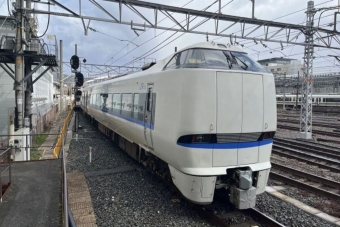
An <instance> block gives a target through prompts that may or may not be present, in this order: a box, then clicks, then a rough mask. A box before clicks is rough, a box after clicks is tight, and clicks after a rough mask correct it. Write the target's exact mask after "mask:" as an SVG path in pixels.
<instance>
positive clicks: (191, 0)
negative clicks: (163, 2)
mask: <svg viewBox="0 0 340 227" xmlns="http://www.w3.org/2000/svg"><path fill="white" fill-rule="evenodd" d="M193 1H194V0H190V1H189V2H187V3H185V4H184V5H183V6H182V7H181V8H183V7H185V6H187V5H188V4H189V3H191V2H193ZM173 14H174V13H171V14H170V15H173ZM165 19H168V17H164V18H163V19H161V20H160V21H159V22H158V23H161V22H162V21H164V20H165ZM150 29H151V28H148V29H147V30H145V31H143V32H142V33H141V34H139V36H136V37H135V38H134V39H133V40H132V41H134V40H135V39H137V38H138V37H140V36H141V35H143V34H144V33H146V32H147V31H149V30H150ZM155 37H157V36H155ZM143 44H144V43H143ZM143 44H142V45H143ZM142 45H140V46H142ZM125 48H126V46H125V47H123V48H122V49H120V50H119V51H118V53H116V54H115V55H113V56H112V57H111V58H109V59H108V60H107V61H106V62H105V64H106V63H107V62H108V61H110V60H111V59H113V58H114V57H115V56H117V55H118V54H119V53H120V52H121V51H123V50H124V49H125ZM113 63H114V62H113Z"/></svg>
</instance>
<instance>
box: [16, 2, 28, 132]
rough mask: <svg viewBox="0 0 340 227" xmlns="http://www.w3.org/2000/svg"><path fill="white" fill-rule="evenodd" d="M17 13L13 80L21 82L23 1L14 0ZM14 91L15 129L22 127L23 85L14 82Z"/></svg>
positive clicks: (22, 66) (22, 65) (22, 69)
mask: <svg viewBox="0 0 340 227" xmlns="http://www.w3.org/2000/svg"><path fill="white" fill-rule="evenodd" d="M16 5H17V12H16V15H15V17H16V23H17V31H16V39H15V41H16V42H15V43H16V45H15V53H16V57H15V79H16V81H21V80H22V79H23V73H24V57H23V56H22V53H23V52H24V51H23V45H22V39H23V34H24V29H25V28H24V19H23V13H22V8H23V7H24V0H16ZM14 89H15V102H16V103H15V104H16V107H17V108H16V111H15V112H16V114H15V115H16V116H15V118H16V127H17V128H22V127H23V114H24V112H23V106H24V101H25V100H24V95H23V85H22V84H18V83H17V82H14Z"/></svg>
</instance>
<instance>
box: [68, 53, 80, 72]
mask: <svg viewBox="0 0 340 227" xmlns="http://www.w3.org/2000/svg"><path fill="white" fill-rule="evenodd" d="M70 65H71V68H72V69H78V68H79V57H78V56H77V55H73V56H72V57H71V59H70Z"/></svg>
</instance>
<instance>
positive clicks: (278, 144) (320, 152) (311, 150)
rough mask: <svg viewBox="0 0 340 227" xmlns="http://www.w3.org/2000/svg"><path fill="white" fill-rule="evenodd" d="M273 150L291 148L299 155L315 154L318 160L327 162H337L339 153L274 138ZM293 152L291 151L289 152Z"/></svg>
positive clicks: (339, 157) (339, 158) (339, 156)
mask: <svg viewBox="0 0 340 227" xmlns="http://www.w3.org/2000/svg"><path fill="white" fill-rule="evenodd" d="M273 147H274V148H283V149H284V148H291V149H295V151H296V152H297V151H300V154H301V153H303V154H304V155H308V154H315V155H317V156H315V157H318V158H319V159H323V160H325V159H326V160H328V161H332V160H330V158H331V159H334V160H333V161H339V160H340V152H339V151H337V150H333V149H329V148H326V147H325V148H322V147H316V146H311V145H308V144H306V143H303V144H302V143H299V142H296V141H291V140H289V141H288V140H282V139H278V138H276V139H275V140H274V146H273ZM291 151H292V152H294V151H293V150H291Z"/></svg>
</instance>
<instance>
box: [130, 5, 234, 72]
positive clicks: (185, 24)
mask: <svg viewBox="0 0 340 227" xmlns="http://www.w3.org/2000/svg"><path fill="white" fill-rule="evenodd" d="M216 2H217V1H215V2H213V3H212V4H210V5H209V6H207V7H205V8H204V9H203V10H201V11H206V10H207V9H209V8H210V7H211V6H212V5H214V4H215V3H216ZM229 3H230V2H229ZM229 3H227V4H225V5H223V6H222V7H221V9H223V8H224V7H225V6H227V5H228V4H229ZM216 12H218V10H217V11H216ZM196 18H197V16H196V17H195V18H193V19H192V20H191V21H188V23H190V22H192V21H193V20H195V19H196ZM204 20H205V19H204ZM204 20H202V21H204ZM183 21H186V19H184V20H182V21H181V22H180V23H182V22H183ZM202 21H201V22H202ZM201 22H199V23H198V24H200V23H201ZM175 26H176V25H174V26H173V27H175ZM184 26H186V24H185V25H184ZM173 27H172V28H173ZM164 32H166V31H164ZM164 32H163V33H164ZM163 33H161V34H163ZM177 33H178V31H176V32H175V33H173V34H172V35H171V36H170V37H169V38H171V37H172V36H173V35H175V34H177ZM184 34H186V33H182V34H181V35H180V36H178V37H176V38H175V39H173V40H172V41H170V42H169V43H167V44H166V45H164V46H162V47H161V48H158V49H157V50H156V51H154V52H152V53H151V54H153V53H156V52H157V51H159V50H160V49H162V48H164V47H165V46H167V45H169V44H170V43H172V42H173V41H175V40H177V39H178V38H179V37H181V36H182V35H184ZM169 38H167V39H166V40H168V39H169ZM166 40H164V41H163V42H162V43H164V42H165V41H166ZM162 43H160V44H158V45H157V46H159V45H161V44H162ZM157 46H156V47H157ZM156 47H154V48H152V49H151V50H149V51H148V52H146V53H144V54H143V55H142V56H140V57H138V58H136V59H138V60H140V59H141V58H143V56H144V55H146V54H147V53H149V52H151V51H152V50H153V49H155V48H156ZM135 49H136V48H135ZM151 54H149V55H147V56H145V57H148V56H150V55H151ZM124 56H125V55H124ZM136 59H135V60H133V61H130V62H128V63H127V64H125V66H126V65H129V64H132V63H134V62H135V61H136Z"/></svg>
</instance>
